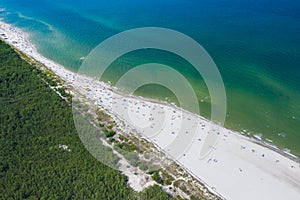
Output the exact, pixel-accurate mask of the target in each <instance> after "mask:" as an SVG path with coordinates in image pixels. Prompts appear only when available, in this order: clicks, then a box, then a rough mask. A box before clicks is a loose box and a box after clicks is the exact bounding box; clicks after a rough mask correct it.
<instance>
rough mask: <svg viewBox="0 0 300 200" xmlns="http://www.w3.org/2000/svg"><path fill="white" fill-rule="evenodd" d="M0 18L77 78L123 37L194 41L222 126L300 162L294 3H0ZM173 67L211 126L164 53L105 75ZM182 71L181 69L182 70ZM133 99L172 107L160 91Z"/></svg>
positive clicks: (299, 65)
mask: <svg viewBox="0 0 300 200" xmlns="http://www.w3.org/2000/svg"><path fill="white" fill-rule="evenodd" d="M0 8H3V9H4V10H3V9H0V10H1V11H0V18H3V19H4V20H5V21H6V22H8V23H11V24H13V25H15V26H18V27H20V28H23V29H24V30H25V31H27V32H28V33H30V40H31V41H32V42H33V43H34V44H35V45H36V47H37V48H38V50H39V52H40V53H42V54H43V55H45V56H46V57H48V58H50V59H53V60H55V61H57V62H59V63H60V64H62V65H64V66H66V67H67V68H69V69H71V70H74V71H76V69H78V67H79V66H80V64H81V62H82V61H81V60H80V59H79V58H81V57H84V56H86V55H87V54H88V53H89V51H90V50H91V49H93V48H94V47H95V46H97V45H98V44H99V43H100V42H101V41H103V40H104V39H106V38H108V37H110V36H112V35H114V34H116V33H119V32H121V31H124V30H127V29H132V28H137V27H145V26H147V27H148V26H156V27H165V28H170V29H174V30H177V31H180V32H182V33H184V34H187V35H189V36H190V37H192V38H194V39H195V40H197V41H198V42H199V43H200V44H201V45H202V46H203V47H204V48H205V49H206V50H207V51H208V52H209V54H210V55H211V56H212V58H213V59H214V61H215V62H216V64H217V66H218V68H219V70H220V72H221V75H222V77H223V80H224V83H225V87H226V92H227V98H228V102H227V106H228V114H227V119H226V126H227V127H230V128H232V129H234V130H238V131H242V130H246V132H251V133H252V134H256V133H262V134H263V138H264V139H267V138H268V139H271V140H273V142H274V144H276V145H277V146H278V147H280V148H288V149H291V151H292V153H294V154H296V155H298V156H300V145H299V144H300V131H299V128H300V2H299V1H294V0H210V1H209V0H203V1H199V0H190V1H185V0H164V1H158V0H152V1H138V0H130V1H129V0H127V1H125V0H117V1H112V2H108V1H104V0H86V1H82V0H72V1H71V0H64V1H61V0H51V1H50V0H26V1H25V0H24V1H20V0H2V1H1V2H0ZM153 61H155V62H160V63H163V64H167V65H169V66H172V67H173V68H175V69H177V70H179V71H180V72H181V73H182V74H183V75H185V76H186V77H187V78H188V79H189V81H190V82H191V83H192V85H193V86H194V88H195V90H196V92H197V95H198V99H199V102H200V109H201V114H202V115H203V116H205V117H208V118H209V114H210V100H209V93H208V91H207V88H206V86H205V83H204V82H203V80H202V79H201V76H200V75H198V74H196V73H195V71H194V70H192V68H191V66H189V64H188V63H187V62H186V61H185V60H183V59H181V58H179V57H177V56H174V55H172V54H170V53H167V52H161V51H158V50H143V51H142V50H141V51H136V52H132V53H129V54H127V55H126V56H124V57H122V58H120V59H119V60H117V61H116V62H115V63H114V64H113V65H112V66H111V67H110V68H109V70H108V71H107V72H106V74H105V75H106V76H105V78H104V80H105V81H108V80H110V81H111V82H114V81H116V80H117V79H118V77H120V75H122V74H123V73H124V72H126V70H128V69H130V68H131V67H133V66H135V65H138V64H142V63H148V62H153ZM182 66H184V67H182ZM137 94H140V95H145V96H149V97H152V98H161V99H164V98H165V96H167V95H168V94H169V99H170V100H171V101H175V98H174V97H173V96H172V94H171V93H168V92H167V91H166V89H165V88H161V87H157V86H147V87H144V88H141V89H140V90H139V91H138V92H137Z"/></svg>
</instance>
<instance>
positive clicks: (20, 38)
mask: <svg viewBox="0 0 300 200" xmlns="http://www.w3.org/2000/svg"><path fill="white" fill-rule="evenodd" d="M0 30H1V32H0V37H2V38H4V41H5V42H6V43H9V44H10V45H12V46H14V47H15V48H17V49H18V50H20V51H21V52H23V53H24V54H26V55H27V56H29V57H32V58H33V59H35V60H37V61H39V62H41V63H42V64H44V65H45V66H46V67H47V68H48V69H50V70H51V71H53V72H54V73H55V74H57V75H58V76H59V77H61V78H62V79H63V80H64V81H66V82H67V83H68V84H71V85H72V84H73V85H74V88H76V90H78V91H79V92H81V93H83V94H84V95H86V96H88V97H92V99H93V98H95V99H96V100H97V98H98V96H97V94H96V91H97V90H96V91H95V90H93V89H91V92H90V93H89V92H88V91H86V90H85V87H83V86H87V87H93V88H102V89H103V90H105V89H106V90H107V91H105V92H104V93H103V94H104V95H107V96H106V97H108V96H109V95H111V93H113V94H114V95H116V96H115V97H116V98H120V99H122V100H123V99H127V100H128V99H129V100H128V101H130V100H131V101H132V102H134V103H136V102H139V103H140V102H143V103H144V104H147V106H148V105H149V106H150V105H151V106H152V107H154V106H156V105H158V106H157V107H163V108H164V109H165V110H166V112H167V113H168V112H169V113H172V112H173V111H174V110H176V112H177V111H179V112H182V113H183V114H184V115H186V116H191V117H194V118H195V120H197V122H198V121H201V123H204V124H207V123H209V122H210V121H209V120H208V119H205V118H204V117H202V116H199V115H196V114H193V113H190V112H188V111H185V110H183V109H181V108H179V107H177V106H174V105H170V104H169V103H166V102H163V101H160V100H153V99H147V98H144V97H136V96H133V95H126V94H123V93H122V92H120V91H119V90H118V89H116V88H114V87H112V86H109V85H107V84H105V83H103V82H100V81H97V84H96V85H95V83H94V82H93V78H91V77H84V76H81V75H80V77H79V79H82V82H81V81H79V83H78V84H77V85H75V84H76V82H77V80H76V81H75V83H74V81H73V82H72V81H71V82H70V80H72V78H74V80H75V77H74V76H78V75H76V74H75V73H74V72H71V71H70V70H67V69H65V68H64V67H63V66H61V65H59V64H57V63H55V62H54V61H51V60H49V59H47V58H45V57H44V56H42V55H40V54H39V53H38V52H37V50H36V49H35V47H34V46H33V45H32V44H31V43H30V42H29V41H28V39H27V37H28V35H27V34H25V33H23V32H22V31H20V30H19V29H17V28H15V27H13V26H11V25H8V24H5V23H3V22H1V21H0ZM3 32H4V34H5V35H4V36H3V35H2V34H3ZM5 38H7V39H5ZM85 81H87V82H85ZM93 84H94V85H93ZM94 86H95V87H94ZM109 91H110V92H109ZM93 92H94V93H93ZM96 97H97V98H96ZM95 99H94V100H95ZM100 99H101V98H100ZM102 101H103V105H104V107H107V109H109V105H112V103H111V102H110V101H111V100H110V99H109V98H108V100H105V99H102ZM99 104H100V103H99ZM116 104H117V103H116ZM117 105H119V104H117ZM129 105H131V104H130V103H129ZM120 106H122V104H121V103H120ZM128 107H129V106H128ZM152 107H151V108H152ZM134 108H135V109H136V108H137V106H134V105H133V109H134ZM140 112H141V113H142V112H143V114H147V111H146V110H145V111H140ZM121 114H122V113H121ZM116 116H118V114H116ZM119 117H120V116H119ZM134 117H136V118H134V119H136V120H141V119H140V116H138V115H137V116H134ZM176 120H177V119H176ZM143 122H144V121H143ZM127 124H129V125H132V124H130V122H128V123H127ZM132 126H133V125H132ZM133 127H134V126H133ZM166 129H168V130H169V129H171V128H170V126H168V127H166ZM137 132H139V131H137ZM165 132H167V131H165ZM199 132H201V131H199ZM204 132H205V130H203V131H202V133H204ZM161 134H163V133H161ZM165 135H166V134H165ZM222 135H227V136H226V137H225V136H224V137H223V136H222V137H221V138H220V140H221V139H223V140H222V141H225V140H230V141H229V143H230V145H228V142H227V144H226V143H225V142H223V143H222V141H219V142H218V144H217V145H216V147H217V150H213V152H212V153H211V154H212V155H210V156H209V157H212V156H214V157H216V158H209V159H208V164H207V163H206V162H199V163H198V161H196V160H194V158H195V154H194V153H193V152H190V150H187V153H186V154H187V156H186V157H180V158H179V159H178V160H176V161H177V162H178V163H180V166H182V167H183V168H185V169H187V171H189V173H191V174H194V175H193V176H195V177H197V178H198V179H200V180H202V181H203V182H204V183H205V185H207V186H208V188H210V189H212V191H215V192H217V193H220V194H221V195H222V196H225V197H226V198H230V199H237V195H236V194H232V192H233V190H232V189H231V188H227V187H222V185H224V184H228V185H230V183H228V182H230V181H231V182H239V181H242V182H245V181H246V182H251V183H252V184H253V185H254V187H257V186H256V182H255V180H256V179H254V180H253V179H252V178H251V176H256V175H257V174H261V176H262V177H263V178H264V179H267V180H268V181H272V180H273V181H274V180H278V179H279V180H280V179H281V178H283V179H284V181H286V184H285V186H293V183H294V184H295V185H296V187H295V189H294V190H292V191H293V195H295V196H291V197H296V196H297V197H300V165H299V163H300V162H299V158H298V157H295V156H294V155H292V154H291V155H290V154H288V153H286V152H284V151H283V150H280V149H278V148H277V147H276V146H275V147H274V146H273V145H271V144H268V143H266V142H264V141H262V140H261V141H260V140H257V139H254V138H250V137H247V136H245V135H243V134H241V133H239V132H236V131H232V130H229V129H226V128H224V130H222ZM167 137H168V136H167ZM161 138H165V136H162V137H161ZM148 139H149V138H148ZM155 139H157V138H154V139H153V138H152V139H151V138H150V141H151V142H152V143H153V144H154V145H157V146H158V147H159V148H160V149H161V150H164V145H165V144H164V143H163V142H162V141H159V140H158V139H157V141H155ZM173 139H174V138H173ZM174 140H175V139H174ZM236 144H237V146H238V147H239V148H241V149H239V148H236V146H234V148H233V147H232V146H233V145H236ZM245 144H246V145H245ZM231 145H232V146H231ZM194 146H195V145H194ZM194 146H192V147H191V148H190V149H193V150H195V147H194ZM244 146H245V147H246V149H252V151H249V153H241V151H242V152H243V147H244ZM196 147H199V146H196ZM219 149H222V150H219ZM253 149H255V152H260V155H256V153H254V152H253ZM223 151H224V152H223ZM235 151H236V152H235ZM215 152H216V153H215ZM253 154H255V155H256V156H253ZM262 155H264V156H263V157H265V156H266V157H267V155H268V156H270V157H272V159H271V160H270V162H269V160H267V161H268V162H267V161H261V159H260V158H261V156H262ZM228 156H229V159H227V161H230V162H233V163H235V164H236V165H243V168H247V169H248V170H250V169H251V172H252V174H251V176H249V175H248V176H247V177H243V176H240V173H241V172H242V171H244V170H242V171H241V169H242V168H241V167H238V168H239V169H238V170H237V172H232V175H233V178H232V179H233V180H229V179H228V177H227V178H225V177H224V178H221V175H220V177H215V173H216V172H217V171H219V170H222V168H225V167H224V166H219V167H217V168H216V169H215V171H214V170H213V168H214V167H215V166H210V163H211V162H213V161H212V160H210V159H214V160H216V159H217V160H222V158H224V157H225V158H226V157H228ZM231 156H232V157H231ZM187 157H188V158H187ZM240 157H241V158H240ZM258 157H259V158H258ZM249 159H250V160H249ZM206 160H207V159H205V161H206ZM209 160H210V161H209ZM277 160H280V170H278V166H276V167H274V166H273V165H277V164H278V165H279V163H277ZM274 161H276V162H274ZM272 163H273V165H272ZM197 164H201V165H206V166H205V167H203V168H202V170H203V171H205V172H203V171H201V170H200V171H199V169H198V168H197ZM214 164H216V165H217V162H215V163H214ZM255 164H257V166H260V167H257V166H254V168H253V166H252V165H255ZM195 165H196V167H195ZM207 165H209V167H208V166H207ZM281 165H283V166H281ZM226 166H228V167H233V168H234V165H232V164H227V165H226ZM292 166H294V167H292ZM295 166H298V167H295ZM201 167H202V166H201ZM201 167H199V168H201ZM256 167H257V168H259V169H258V170H256ZM272 167H273V168H272ZM269 168H272V170H273V171H272V170H270V171H272V172H268V170H269ZM262 169H263V170H262ZM266 169H267V170H266ZM224 171H225V172H226V171H227V172H231V171H230V169H229V168H228V169H227V167H226V170H224ZM246 171H247V170H246ZM254 172H257V173H254ZM205 173H209V174H210V175H208V176H206V175H205ZM253 173H254V174H253ZM202 174H203V175H202ZM270 174H271V175H273V176H275V178H274V177H273V176H271V177H270V176H269V175H270ZM203 176H204V178H203ZM237 176H238V177H237ZM277 176H278V177H279V178H276V177H277ZM285 176H287V177H288V178H289V180H290V179H291V180H292V181H289V180H285V179H286V177H285ZM293 176H295V177H293ZM234 177H236V178H234ZM241 177H243V179H241ZM224 179H225V180H224ZM207 180H208V181H207ZM276 183H277V182H276ZM262 185H263V186H264V184H262ZM279 185H280V186H282V185H281V184H279ZM279 185H278V186H279ZM238 186H239V183H238V184H234V187H236V188H235V190H239V188H240V191H241V193H243V192H244V190H245V189H244V190H242V188H243V185H242V184H241V185H240V187H238ZM214 188H217V189H214ZM219 188H221V189H220V190H219ZM246 188H247V187H246ZM264 190H265V188H261V189H259V188H254V191H256V192H258V193H259V194H260V195H264V194H265V193H266V192H264ZM278 190H282V188H281V189H280V188H278ZM270 191H272V190H268V191H267V192H270ZM282 191H283V190H282ZM248 192H249V193H250V192H253V188H251V189H250V191H248ZM274 193H275V192H274ZM224 194H225V195H224ZM244 195H246V196H247V194H244ZM269 195H270V196H268V198H270V199H276V198H280V196H278V194H276V193H275V194H271V193H270V194H269ZM244 197H245V196H244ZM247 198H250V196H247ZM292 199H293V198H292Z"/></svg>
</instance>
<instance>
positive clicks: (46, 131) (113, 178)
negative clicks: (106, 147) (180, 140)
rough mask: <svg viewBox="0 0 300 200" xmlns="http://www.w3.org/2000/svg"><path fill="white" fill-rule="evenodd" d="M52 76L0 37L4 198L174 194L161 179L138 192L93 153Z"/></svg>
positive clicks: (159, 197)
mask: <svg viewBox="0 0 300 200" xmlns="http://www.w3.org/2000/svg"><path fill="white" fill-rule="evenodd" d="M45 80H46V81H45ZM51 81H52V80H50V79H49V80H48V79H47V76H46V75H45V73H44V72H42V71H41V70H40V69H38V68H37V67H36V66H34V65H31V64H29V63H27V62H26V61H25V60H24V59H22V58H21V56H20V54H19V53H17V52H16V51H15V50H14V49H12V48H11V47H10V46H9V45H7V44H5V43H4V42H2V41H0V108H1V110H0V123H1V126H0V145H1V149H0V199H101V200H104V199H113V200H118V199H120V200H126V199H130V200H131V199H142V200H144V199H145V200H147V199H149V200H150V199H155V200H164V199H170V198H171V197H170V196H169V195H168V194H167V193H165V192H164V191H163V190H162V189H161V187H159V186H157V185H156V186H152V187H149V188H147V189H145V190H144V191H142V192H140V193H137V192H134V191H133V190H132V189H131V188H130V187H129V186H128V185H127V179H126V176H124V175H122V174H121V173H120V172H119V171H117V170H114V169H111V168H109V167H107V166H105V165H104V164H102V163H101V162H99V161H97V160H96V159H95V158H94V157H93V156H92V155H90V154H89V152H88V151H87V150H86V149H85V147H84V145H83V144H82V143H81V140H80V139H79V137H78V134H77V132H76V129H75V126H74V121H73V116H72V108H71V106H70V102H68V101H66V100H64V99H62V98H61V97H60V96H59V95H58V94H57V93H56V92H55V91H54V90H52V89H51V88H50V87H49V84H48V83H50V85H51V84H55V83H53V82H52V83H51ZM60 90H61V89H60ZM62 144H65V145H67V146H68V148H69V149H70V151H66V150H63V149H62V148H59V145H62Z"/></svg>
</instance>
